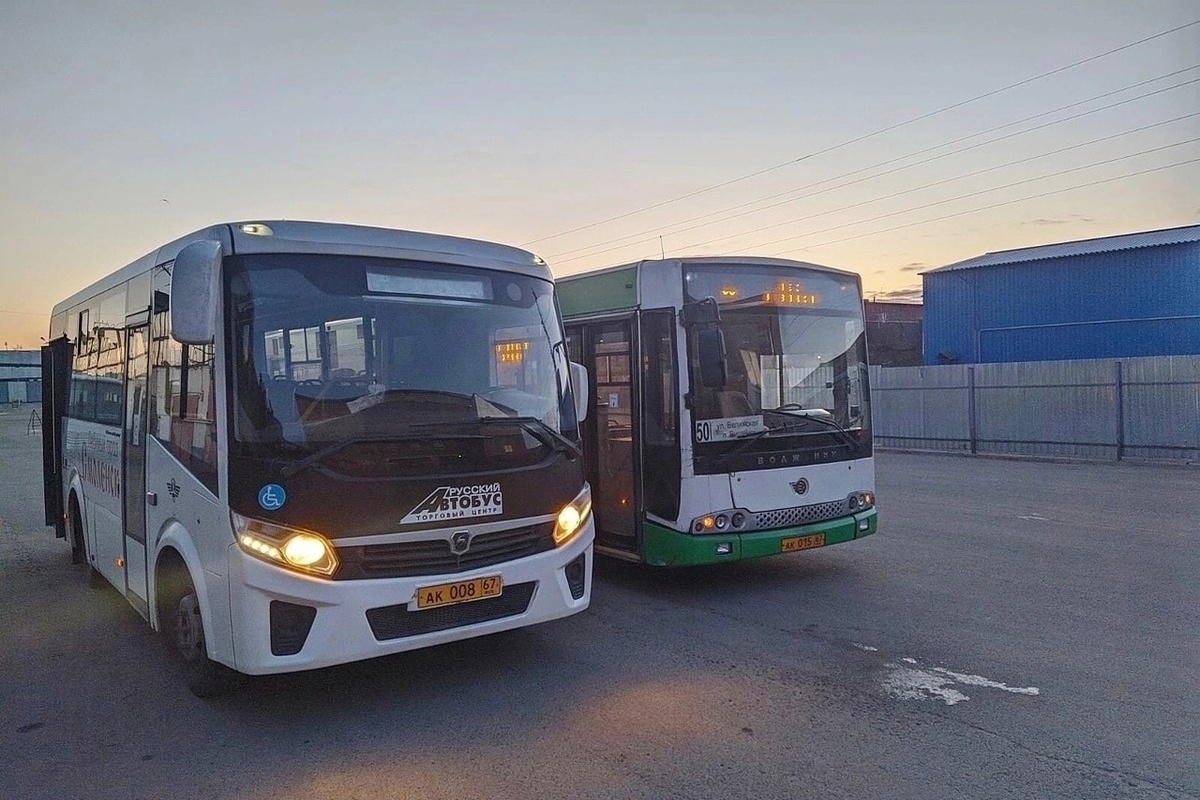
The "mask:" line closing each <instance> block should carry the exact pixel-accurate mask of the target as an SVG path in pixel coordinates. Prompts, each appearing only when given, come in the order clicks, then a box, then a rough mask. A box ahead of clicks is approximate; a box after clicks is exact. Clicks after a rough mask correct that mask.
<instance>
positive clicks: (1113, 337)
mask: <svg viewBox="0 0 1200 800" xmlns="http://www.w3.org/2000/svg"><path fill="white" fill-rule="evenodd" d="M922 280H923V289H924V304H925V309H924V310H925V320H924V361H925V363H926V364H981V363H998V362H1014V361H1058V360H1067V359H1091V358H1129V357H1134V356H1166V355H1196V354H1200V225H1189V226H1185V227H1180V228H1168V229H1165V230H1158V231H1145V232H1142V233H1130V234H1125V235H1121V236H1106V237H1102V238H1098V239H1085V240H1082V241H1076V242H1064V243H1061V244H1049V245H1043V246H1040V247H1026V248H1021V249H1018V250H1005V251H1001V252H997V253H988V254H987V255H983V256H978V257H976V258H971V259H967V260H966V261H960V262H958V263H956V264H950V265H949V266H945V267H941V268H939V269H935V270H931V271H929V272H926V273H923V274H922Z"/></svg>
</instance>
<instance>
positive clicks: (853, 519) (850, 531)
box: [642, 508, 878, 567]
mask: <svg viewBox="0 0 1200 800" xmlns="http://www.w3.org/2000/svg"><path fill="white" fill-rule="evenodd" d="M877 529H878V512H877V511H876V509H874V508H871V509H869V510H867V511H862V512H859V513H857V514H852V515H850V516H847V517H841V518H840V519H834V520H828V521H826V522H819V523H815V524H812V525H798V526H795V527H791V528H774V529H772V530H767V531H752V532H750V533H733V532H725V533H720V534H705V535H702V536H700V535H694V534H690V533H681V532H679V531H673V530H671V529H669V528H664V527H662V526H659V525H656V524H654V523H653V522H650V521H647V522H646V523H645V525H644V526H643V529H642V530H643V533H642V536H643V552H644V553H645V561H646V563H647V564H650V565H652V566H656V567H689V566H699V565H701V564H720V563H724V562H726V561H741V560H745V559H748V558H762V557H763V556H772V555H780V554H785V553H791V552H799V551H802V550H810V549H814V548H818V547H827V546H829V545H831V544H840V543H842V542H849V541H853V540H854V539H861V538H863V537H864V536H870V535H871V534H873V533H875V531H876V530H877Z"/></svg>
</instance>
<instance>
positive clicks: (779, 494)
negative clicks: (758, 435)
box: [693, 458, 875, 517]
mask: <svg viewBox="0 0 1200 800" xmlns="http://www.w3.org/2000/svg"><path fill="white" fill-rule="evenodd" d="M801 478H803V479H804V480H806V481H807V482H808V487H807V489H806V490H805V492H804V494H798V493H797V492H796V490H795V489H794V488H793V484H795V483H796V482H797V481H799V480H800V479H801ZM729 484H730V490H731V492H732V495H733V507H735V508H744V509H746V510H747V511H751V512H758V511H774V510H775V509H778V508H792V507H794V506H806V505H812V504H815V503H828V502H833V501H836V500H845V499H846V497H847V496H849V495H850V493H851V492H874V491H875V461H874V459H870V458H864V459H859V460H858V461H838V462H835V463H832V464H809V465H807V466H803V467H777V468H775V469H762V470H752V471H749V472H733V473H730V475H729ZM714 510H716V509H714ZM694 516H698V515H695V514H694V515H693V517H694Z"/></svg>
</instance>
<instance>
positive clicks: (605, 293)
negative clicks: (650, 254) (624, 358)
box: [556, 255, 862, 318]
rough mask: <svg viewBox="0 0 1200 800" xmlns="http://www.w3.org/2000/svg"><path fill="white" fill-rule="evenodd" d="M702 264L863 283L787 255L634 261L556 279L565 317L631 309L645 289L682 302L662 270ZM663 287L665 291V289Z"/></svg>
mask: <svg viewBox="0 0 1200 800" xmlns="http://www.w3.org/2000/svg"><path fill="white" fill-rule="evenodd" d="M703 265H712V266H720V267H724V268H727V269H729V270H730V271H731V272H732V271H735V270H736V269H737V268H739V267H780V268H788V269H807V270H816V271H820V272H825V273H828V274H830V275H837V276H840V277H842V278H849V279H852V280H853V281H854V282H855V284H856V285H858V286H860V287H861V285H862V281H861V279H860V278H859V276H858V274H857V273H854V272H847V271H846V270H841V269H834V268H833V267H825V266H821V265H820V264H810V263H808V262H806V261H793V260H791V259H786V258H767V257H763V256H737V255H731V256H695V257H690V258H689V257H683V258H665V259H652V260H645V261H634V262H632V263H629V264H621V265H619V266H615V267H604V268H603V269H595V270H591V271H589V272H578V273H575V274H574V275H563V276H562V277H560V278H558V279H557V281H556V282H557V284H558V287H559V290H558V302H559V306H560V307H561V308H562V314H563V317H564V318H566V317H572V318H574V317H579V316H583V315H590V314H600V313H607V312H612V311H618V310H622V309H631V308H636V307H637V306H639V305H640V304H641V303H642V302H644V301H645V298H646V295H645V294H644V292H646V291H649V292H650V296H652V297H654V298H655V301H656V302H658V301H665V302H666V303H667V305H670V304H672V303H679V302H681V297H679V296H678V294H677V293H678V291H679V290H680V287H677V288H676V290H675V291H674V292H672V291H671V290H670V289H669V288H667V287H665V286H664V284H663V282H662V278H663V277H664V273H663V272H661V270H663V269H686V268H687V267H691V266H703ZM650 287H653V288H650ZM664 291H665V292H666V294H664V293H663V292H664Z"/></svg>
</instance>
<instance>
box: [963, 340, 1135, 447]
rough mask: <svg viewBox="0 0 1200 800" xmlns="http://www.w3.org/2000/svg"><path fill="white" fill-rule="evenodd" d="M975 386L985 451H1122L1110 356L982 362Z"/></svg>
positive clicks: (980, 435) (977, 422)
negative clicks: (1084, 358) (1086, 358)
mask: <svg viewBox="0 0 1200 800" xmlns="http://www.w3.org/2000/svg"><path fill="white" fill-rule="evenodd" d="M975 392H976V394H975V408H976V413H977V414H978V417H977V421H976V430H977V431H978V448H979V450H981V451H984V452H993V453H1025V454H1031V455H1049V454H1053V455H1064V456H1072V457H1077V458H1112V457H1115V456H1116V452H1115V450H1116V446H1117V429H1116V424H1117V391H1116V384H1115V381H1114V366H1113V365H1112V364H1111V363H1110V362H1104V361H1042V362H1021V363H1014V364H980V365H978V366H977V367H976V368H975Z"/></svg>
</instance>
